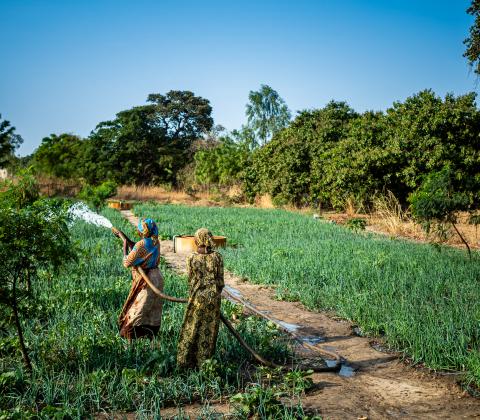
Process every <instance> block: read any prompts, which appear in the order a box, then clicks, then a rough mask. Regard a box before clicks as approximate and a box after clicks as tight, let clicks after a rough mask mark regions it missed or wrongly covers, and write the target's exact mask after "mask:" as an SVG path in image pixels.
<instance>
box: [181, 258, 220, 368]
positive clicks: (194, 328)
mask: <svg viewBox="0 0 480 420" xmlns="http://www.w3.org/2000/svg"><path fill="white" fill-rule="evenodd" d="M187 273H188V282H189V299H188V304H187V309H186V312H185V317H184V319H183V325H182V329H181V331H180V338H179V341H178V352H177V363H178V366H179V367H180V368H194V367H199V366H200V365H201V364H202V362H203V361H204V360H206V359H210V358H211V357H212V356H213V355H214V353H215V345H216V342H217V335H218V327H219V324H220V305H221V293H222V289H223V286H224V281H223V258H222V256H221V255H220V254H219V253H218V252H216V251H212V252H210V253H207V254H200V253H193V254H191V255H190V256H189V257H188V258H187Z"/></svg>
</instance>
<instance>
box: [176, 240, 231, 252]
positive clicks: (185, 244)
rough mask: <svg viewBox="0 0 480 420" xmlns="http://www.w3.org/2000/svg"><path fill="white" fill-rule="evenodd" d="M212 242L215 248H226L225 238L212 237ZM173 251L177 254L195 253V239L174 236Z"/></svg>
mask: <svg viewBox="0 0 480 420" xmlns="http://www.w3.org/2000/svg"><path fill="white" fill-rule="evenodd" d="M213 242H215V247H216V248H225V247H226V246H227V237H226V236H214V237H213ZM173 250H174V252H176V253H177V254H188V253H190V252H195V251H197V246H196V245H195V237H194V236H190V235H181V236H175V237H174V238H173Z"/></svg>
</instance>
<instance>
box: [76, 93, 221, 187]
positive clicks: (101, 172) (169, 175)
mask: <svg viewBox="0 0 480 420" xmlns="http://www.w3.org/2000/svg"><path fill="white" fill-rule="evenodd" d="M148 101H149V102H151V103H150V104H147V105H142V106H137V107H134V108H132V109H129V110H126V111H122V112H119V113H118V114H117V115H116V118H115V119H114V120H112V121H105V122H102V123H100V124H98V125H97V127H96V129H95V130H94V131H93V132H92V134H91V135H90V137H89V139H88V140H87V142H86V146H85V151H84V155H83V169H82V173H83V176H84V177H85V178H86V179H87V181H88V182H90V183H99V182H101V181H104V180H107V179H112V180H114V181H116V182H118V183H121V184H125V183H136V184H151V183H162V182H169V183H175V181H176V178H175V175H176V173H177V171H178V170H179V169H180V168H182V167H184V166H185V165H186V164H187V163H189V162H191V160H192V158H193V151H192V144H193V142H194V141H195V140H196V139H198V138H199V137H202V136H203V135H204V134H206V133H207V132H208V131H209V130H210V129H211V128H212V126H213V119H212V117H211V115H210V114H211V112H212V108H211V107H210V105H209V101H208V100H207V99H204V98H201V97H197V96H195V95H194V94H193V93H192V92H188V91H186V92H182V91H170V92H168V93H167V94H166V95H160V94H151V95H149V96H148Z"/></svg>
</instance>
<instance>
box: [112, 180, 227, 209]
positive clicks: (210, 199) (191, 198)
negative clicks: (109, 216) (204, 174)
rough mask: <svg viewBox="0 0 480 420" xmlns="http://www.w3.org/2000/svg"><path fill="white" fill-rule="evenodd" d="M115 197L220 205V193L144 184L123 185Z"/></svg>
mask: <svg viewBox="0 0 480 420" xmlns="http://www.w3.org/2000/svg"><path fill="white" fill-rule="evenodd" d="M114 199H118V200H135V201H158V202H160V203H168V204H186V205H193V206H218V205H219V204H220V202H219V199H218V194H213V193H210V192H209V191H195V192H193V191H192V192H191V193H188V192H186V191H182V190H170V189H168V188H165V187H161V186H158V187H155V186H144V185H140V186H137V185H123V186H121V187H119V188H118V190H117V195H116V196H115V197H114Z"/></svg>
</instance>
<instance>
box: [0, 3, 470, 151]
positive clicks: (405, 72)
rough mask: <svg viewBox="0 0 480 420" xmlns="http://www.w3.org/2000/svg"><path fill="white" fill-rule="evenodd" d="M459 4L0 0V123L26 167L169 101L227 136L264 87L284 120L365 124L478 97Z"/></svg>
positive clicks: (464, 5)
mask: <svg viewBox="0 0 480 420" xmlns="http://www.w3.org/2000/svg"><path fill="white" fill-rule="evenodd" d="M469 3H470V2H469V1H468V0H465V1H464V0H388V1H387V0H342V1H334V0H289V1H287V0H257V1H254V0H242V1H240V0H237V1H220V0H218V1H217V0H202V1H200V0H198V1H193V0H191V1H189V0H183V1H166V0H165V1H164V0H135V1H134V0H130V1H127V0H78V1H71V0H57V1H55V0H0V57H1V58H0V114H1V115H2V118H3V119H7V120H9V121H10V122H11V123H12V125H13V126H15V127H16V132H17V133H18V134H20V135H21V136H22V137H23V139H24V144H23V145H22V146H21V147H20V149H19V150H18V151H17V154H18V155H22V156H23V155H26V154H30V153H32V152H33V151H34V149H35V148H36V147H38V145H39V144H40V142H41V140H42V138H43V137H46V136H48V135H50V134H52V133H56V134H60V133H63V132H67V133H74V134H78V135H80V136H83V137H84V136H88V135H89V133H90V132H91V131H92V130H93V129H94V128H95V126H96V125H97V124H98V123H99V122H100V121H105V120H109V119H112V118H114V116H115V114H116V113H117V112H119V111H122V110H124V109H128V108H131V107H133V106H136V105H142V104H144V103H145V101H146V98H147V96H148V94H149V93H162V94H165V93H166V92H168V91H169V90H191V91H193V92H194V93H195V94H196V95H199V96H202V97H204V98H207V99H209V100H210V102H211V105H212V107H213V117H214V119H215V123H216V124H221V125H223V126H224V127H226V128H227V129H228V130H232V129H235V128H239V127H240V126H241V125H242V124H244V123H245V122H246V117H245V105H246V103H247V101H248V93H249V91H251V90H258V89H259V88H260V85H261V84H267V85H269V86H271V87H272V88H273V89H275V90H276V91H277V92H278V93H279V94H280V96H281V97H282V98H283V99H284V100H285V101H286V103H287V105H288V106H289V108H290V109H291V110H292V113H293V114H294V115H295V113H296V112H297V111H299V110H303V109H312V108H320V107H323V106H324V105H325V104H326V103H327V102H329V101H330V100H332V99H335V100H342V101H346V102H348V103H349V104H350V106H352V107H353V108H354V109H355V110H357V111H360V112H362V111H365V110H385V109H387V108H388V107H389V106H391V105H392V103H393V102H394V101H399V100H400V101H401V100H404V99H405V98H407V97H408V96H411V95H412V94H414V93H416V92H418V91H420V90H423V89H427V88H431V89H433V90H434V91H435V92H436V93H437V94H439V95H441V96H444V95H445V94H446V93H449V92H452V93H454V94H456V95H460V94H464V93H466V92H470V91H477V90H478V80H477V77H476V76H475V74H474V73H473V72H472V71H471V69H470V67H469V66H468V64H467V62H466V59H465V58H464V57H463V52H464V48H465V47H464V45H463V40H464V39H465V38H466V37H467V35H468V29H469V27H470V25H471V24H472V22H473V18H472V17H471V16H469V15H467V14H466V12H465V10H466V8H467V7H468V5H469Z"/></svg>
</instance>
